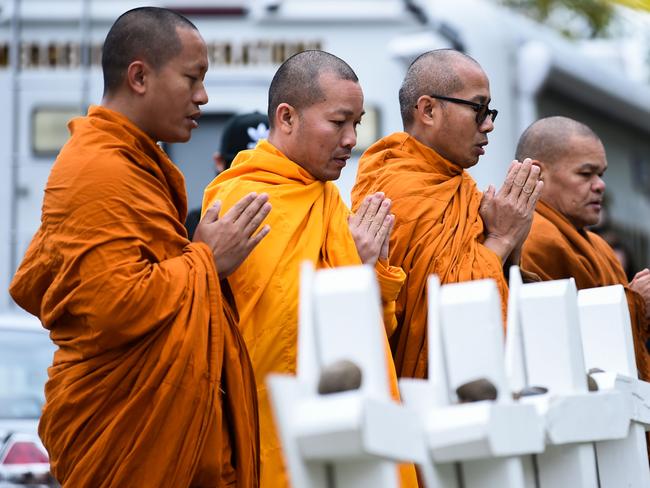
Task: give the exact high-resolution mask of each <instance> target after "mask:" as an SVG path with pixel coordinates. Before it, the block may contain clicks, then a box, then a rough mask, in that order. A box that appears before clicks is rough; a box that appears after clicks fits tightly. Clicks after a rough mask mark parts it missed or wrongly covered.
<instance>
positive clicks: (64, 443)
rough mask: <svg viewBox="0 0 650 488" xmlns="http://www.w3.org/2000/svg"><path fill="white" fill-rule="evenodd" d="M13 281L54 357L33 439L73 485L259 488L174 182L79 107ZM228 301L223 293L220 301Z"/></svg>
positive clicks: (242, 351) (204, 259)
mask: <svg viewBox="0 0 650 488" xmlns="http://www.w3.org/2000/svg"><path fill="white" fill-rule="evenodd" d="M69 127H70V131H71V134H72V137H71V139H70V140H69V141H68V143H67V144H66V145H65V146H64V148H63V149H62V150H61V153H60V154H59V157H58V158H57V160H56V162H55V163H54V166H53V168H52V172H51V174H50V177H49V180H48V183H47V187H46V189H45V198H44V202H43V215H42V223H41V227H40V229H39V230H38V232H37V233H36V235H35V236H34V238H33V240H32V242H31V244H30V246H29V249H28V250H27V253H26V255H25V258H24V260H23V262H22V264H21V265H20V268H19V269H18V272H17V273H16V276H15V277H14V279H13V282H12V284H11V289H10V291H11V294H12V296H13V298H14V299H15V300H16V302H17V303H18V304H19V305H20V306H21V307H23V308H24V309H26V310H27V311H28V312H30V313H32V314H34V315H36V316H38V317H39V318H40V319H41V321H42V323H43V325H44V326H45V327H46V328H47V329H49V330H50V337H51V338H52V340H53V341H54V342H55V344H56V345H57V346H58V350H57V351H56V352H55V354H54V361H53V365H52V367H51V368H50V369H49V380H48V382H47V384H46V387H45V396H46V404H45V407H44V409H43V414H42V417H41V422H40V425H39V434H40V436H41V438H42V440H43V443H44V444H45V446H46V447H47V450H48V452H49V453H50V460H51V465H52V471H53V474H54V475H55V476H56V478H57V479H58V480H59V481H60V482H61V483H62V484H63V485H64V486H70V487H75V488H77V487H92V488H98V487H115V486H138V487H152V488H153V487H161V486H174V487H188V486H205V487H215V486H237V487H241V488H249V487H252V486H258V485H259V456H258V451H259V440H258V423H257V422H258V420H257V413H256V410H257V408H256V396H255V389H254V377H253V370H252V366H251V364H250V360H249V358H248V354H247V352H246V348H245V345H244V342H243V340H242V338H241V335H240V333H239V331H238V329H237V326H236V317H235V311H234V308H231V306H230V304H229V303H228V300H229V299H227V298H226V296H225V295H224V294H223V292H224V290H222V289H221V288H220V284H219V279H218V276H217V271H216V269H215V267H214V261H213V258H212V253H211V251H210V249H209V248H208V246H206V245H205V244H193V243H190V242H189V241H188V239H187V234H186V232H185V229H184V227H183V222H184V220H185V213H186V211H187V203H186V194H185V182H184V179H183V176H182V174H181V173H180V171H179V170H178V169H177V168H176V167H175V166H174V165H173V163H172V162H171V161H170V160H169V159H168V158H167V156H166V155H165V153H164V152H163V151H162V150H161V149H160V148H159V147H158V146H157V144H156V143H155V142H154V141H153V140H151V139H150V138H149V137H148V136H147V135H146V134H144V133H143V132H142V131H141V130H139V129H138V128H137V127H136V126H135V125H133V124H132V123H131V122H130V121H129V120H128V119H127V118H125V117H124V116H122V115H120V114H118V113H116V112H113V111H111V110H108V109H106V108H103V107H91V108H90V110H89V112H88V116H87V117H83V118H78V119H75V120H73V121H72V122H71V123H70V126H69ZM226 292H227V291H226Z"/></svg>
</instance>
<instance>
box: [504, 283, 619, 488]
mask: <svg viewBox="0 0 650 488" xmlns="http://www.w3.org/2000/svg"><path fill="white" fill-rule="evenodd" d="M513 274H514V275H515V276H516V275H518V272H517V270H511V276H512V275H513ZM510 293H511V297H512V300H513V301H514V302H515V303H516V306H515V309H514V310H513V312H514V313H512V316H511V317H509V323H508V326H509V327H508V334H509V335H510V334H512V337H510V338H509V340H508V342H507V353H506V355H507V360H506V363H507V365H508V376H509V378H511V381H512V382H513V384H515V385H516V386H527V387H531V386H541V387H544V388H547V389H548V393H547V394H544V395H539V396H533V397H529V398H525V399H523V401H525V402H530V403H532V404H535V405H536V406H537V408H538V409H539V412H540V414H542V415H543V416H544V418H545V431H546V443H547V445H546V449H545V450H544V452H543V453H541V454H539V455H537V456H536V457H535V469H534V475H535V479H536V481H535V482H536V486H538V487H540V488H556V487H560V486H561V487H564V486H566V487H572V488H574V487H575V488H592V487H597V486H599V484H598V483H599V478H598V465H597V462H596V456H595V451H594V444H593V442H595V441H598V440H613V439H622V438H624V437H625V436H626V435H627V431H628V427H629V422H630V419H629V415H627V412H628V410H629V406H628V404H629V399H628V398H626V397H625V395H623V394H621V393H620V392H618V391H613V390H610V391H598V392H589V391H588V388H587V371H586V368H585V360H584V356H583V348H582V337H581V330H580V323H579V314H578V304H577V291H576V288H575V283H574V282H573V280H557V281H548V282H543V283H532V284H526V285H521V284H520V283H517V284H515V286H512V283H511V289H510ZM616 486H627V485H616Z"/></svg>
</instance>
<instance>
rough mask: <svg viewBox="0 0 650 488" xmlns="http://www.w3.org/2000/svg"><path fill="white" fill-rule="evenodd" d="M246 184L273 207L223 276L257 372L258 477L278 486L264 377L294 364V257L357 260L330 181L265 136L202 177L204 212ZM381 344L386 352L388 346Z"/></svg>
mask: <svg viewBox="0 0 650 488" xmlns="http://www.w3.org/2000/svg"><path fill="white" fill-rule="evenodd" d="M250 192H257V193H267V194H268V195H269V201H270V203H271V205H272V207H273V209H272V210H271V213H270V214H269V215H268V217H267V218H266V220H265V223H266V224H269V225H270V226H271V232H270V233H269V235H268V236H267V237H265V238H264V240H263V241H262V242H261V243H260V244H259V245H258V246H257V247H256V248H255V249H254V250H253V252H252V253H251V255H250V256H249V257H248V259H247V260H246V261H245V262H244V264H243V265H242V266H240V267H239V268H238V269H237V270H236V271H235V272H234V273H233V274H232V275H231V276H229V277H228V282H229V283H230V286H231V288H232V290H233V293H234V296H235V301H236V302H237V309H238V310H239V314H240V322H239V327H240V329H241V331H242V334H243V336H244V340H245V342H246V346H247V347H248V351H249V353H250V355H251V360H252V362H253V368H254V370H255V378H256V380H257V394H258V398H259V408H260V443H261V458H262V462H261V466H262V471H261V485H262V486H268V487H273V488H279V487H282V486H287V485H288V480H287V475H286V472H285V467H284V461H283V458H282V450H281V444H280V440H279V438H278V435H277V433H276V428H275V424H274V421H273V413H272V409H271V405H270V399H269V394H268V392H267V387H266V383H265V382H266V377H267V375H268V374H269V373H287V374H295V372H296V364H297V363H296V361H297V344H298V336H297V334H298V296H299V284H300V283H299V278H300V263H301V262H302V261H304V260H309V261H311V262H312V263H314V265H315V266H316V268H330V267H337V266H350V265H357V264H361V259H360V258H359V255H358V253H357V248H356V245H355V243H354V240H353V238H352V235H351V233H350V230H349V227H348V216H349V215H350V211H349V209H348V208H347V207H346V206H345V204H344V203H343V201H342V200H341V197H340V195H339V192H338V190H337V188H336V186H335V185H334V184H333V183H332V182H329V181H328V182H322V181H318V180H316V179H314V177H313V176H311V174H310V173H309V172H307V171H306V170H305V169H303V168H302V167H301V166H299V165H298V164H296V163H294V162H293V161H291V160H289V159H288V158H287V157H286V156H284V154H282V153H281V152H280V151H279V150H278V149H277V148H275V147H274V146H273V145H272V144H271V143H269V142H268V141H266V140H262V141H260V142H258V144H257V146H256V147H255V148H254V149H252V150H247V151H242V152H240V153H239V154H238V155H237V157H236V158H235V160H234V161H233V164H232V166H231V168H230V169H229V170H227V171H225V172H223V173H221V174H220V175H219V176H217V177H216V178H215V179H214V180H213V181H212V183H210V185H208V187H207V188H206V190H205V193H204V197H203V212H205V211H206V209H208V208H209V206H211V205H212V204H213V203H214V202H215V201H216V200H221V202H222V210H221V211H222V212H226V211H227V210H228V209H229V208H231V207H232V206H233V205H234V204H235V203H236V202H237V200H239V199H240V198H242V197H243V196H244V195H246V194H248V193H250ZM387 264H388V263H378V264H377V266H376V267H375V269H376V273H377V278H378V281H379V287H380V290H381V299H382V303H383V306H384V320H385V327H386V330H387V333H390V331H391V330H393V329H394V326H395V317H394V307H395V305H394V302H395V299H396V297H397V295H398V293H399V291H400V288H401V286H402V283H403V280H404V273H403V271H402V270H401V269H400V268H396V267H392V266H388V265H387ZM386 352H387V355H389V352H388V346H387V351H386ZM389 364H390V372H391V373H392V383H391V386H392V388H393V395H394V397H398V392H397V383H396V377H395V373H394V369H392V361H390V358H389ZM409 468H410V470H409ZM409 468H405V469H404V472H405V473H406V474H405V477H406V478H405V479H409V480H412V481H410V482H409V483H407V484H405V485H404V486H415V474H414V471H413V469H412V467H410V466H409ZM403 479H404V478H403Z"/></svg>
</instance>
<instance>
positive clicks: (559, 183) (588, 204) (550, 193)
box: [517, 117, 650, 379]
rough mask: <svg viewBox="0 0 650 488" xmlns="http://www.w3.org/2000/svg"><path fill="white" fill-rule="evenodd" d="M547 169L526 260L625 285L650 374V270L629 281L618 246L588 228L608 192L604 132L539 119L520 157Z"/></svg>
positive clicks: (639, 356) (580, 281)
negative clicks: (649, 341) (648, 343)
mask: <svg viewBox="0 0 650 488" xmlns="http://www.w3.org/2000/svg"><path fill="white" fill-rule="evenodd" d="M523 157H531V158H534V159H536V160H538V161H539V166H540V167H541V168H542V178H543V180H544V189H543V191H542V196H541V198H540V201H539V203H538V204H537V208H536V210H535V216H534V218H533V224H532V228H531V231H530V234H529V236H528V239H527V240H526V243H525V244H524V248H523V260H522V262H523V265H524V266H525V267H526V269H528V270H531V271H533V272H535V273H537V274H538V275H539V276H540V277H541V278H542V279H544V280H558V279H563V278H575V282H576V286H577V287H578V289H582V288H594V287H597V286H606V285H616V284H621V285H624V286H625V289H626V295H627V301H628V305H629V309H630V317H631V319H632V331H633V336H634V346H635V353H636V360H637V369H638V370H639V374H640V375H641V376H642V377H643V378H644V379H648V378H650V369H649V368H650V362H649V360H648V350H647V349H646V341H647V339H648V325H649V324H650V271H649V270H648V269H647V268H646V269H644V270H643V271H640V272H639V273H637V274H636V276H635V277H634V279H633V280H632V281H631V282H630V283H628V281H627V278H626V275H625V271H624V270H623V267H622V266H621V263H620V262H619V261H618V259H617V258H616V254H615V253H614V251H613V249H612V248H611V247H610V246H609V245H608V244H607V243H606V242H605V241H604V240H603V239H602V238H601V237H600V236H598V235H596V234H594V233H593V232H590V231H589V230H588V227H589V226H591V225H595V224H597V223H598V221H599V219H600V212H601V208H602V204H603V196H604V193H605V182H604V181H603V176H604V174H605V171H606V170H607V157H606V154H605V148H604V146H603V143H602V142H601V140H600V138H599V137H598V136H597V135H596V134H595V133H594V132H593V131H592V130H591V129H590V128H589V127H588V126H586V125H585V124H582V123H580V122H578V121H576V120H573V119H569V118H567V117H547V118H544V119H540V120H538V121H537V122H534V123H533V124H532V125H531V126H530V127H528V128H527V129H526V130H525V131H524V133H523V134H522V135H521V138H520V139H519V143H518V145H517V158H523Z"/></svg>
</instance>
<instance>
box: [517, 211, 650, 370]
mask: <svg viewBox="0 0 650 488" xmlns="http://www.w3.org/2000/svg"><path fill="white" fill-rule="evenodd" d="M522 266H524V267H525V268H526V269H527V270H528V271H532V272H534V273H537V274H538V275H539V276H540V278H542V279H543V280H560V279H565V278H570V277H573V278H575V281H576V287H577V288H578V289H579V290H580V289H583V288H595V287H597V286H608V285H618V284H621V285H624V286H625V294H626V297H627V302H628V306H629V309H630V318H631V320H632V335H633V337H634V349H635V354H636V364H637V369H638V371H639V375H640V376H641V377H642V378H643V379H646V380H648V379H650V369H649V368H650V360H649V359H648V352H647V349H646V346H645V343H646V340H647V339H648V337H649V334H648V323H647V320H646V318H645V303H644V301H643V298H642V297H641V295H639V294H638V293H636V292H635V291H633V290H632V289H630V288H629V287H628V286H627V284H628V282H627V277H626V276H625V271H623V267H622V266H621V264H620V262H619V261H618V259H617V258H616V255H615V254H614V251H613V250H612V248H611V247H610V246H609V245H608V244H607V243H606V242H605V241H604V240H603V239H602V238H601V237H600V236H598V235H596V234H594V233H593V232H590V231H588V230H586V229H580V230H578V229H576V228H575V227H574V226H573V225H572V224H571V223H570V222H569V221H568V220H567V219H566V218H565V217H564V216H563V215H562V214H561V213H560V212H558V211H557V210H555V209H554V208H552V207H550V206H549V205H547V204H546V203H544V202H543V201H541V200H540V201H539V202H538V203H537V207H536V208H535V216H534V218H533V225H532V227H531V230H530V233H529V234H528V239H527V240H526V242H525V243H524V248H523V255H522Z"/></svg>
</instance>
